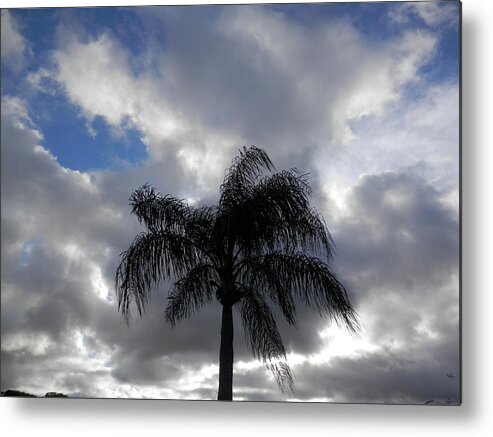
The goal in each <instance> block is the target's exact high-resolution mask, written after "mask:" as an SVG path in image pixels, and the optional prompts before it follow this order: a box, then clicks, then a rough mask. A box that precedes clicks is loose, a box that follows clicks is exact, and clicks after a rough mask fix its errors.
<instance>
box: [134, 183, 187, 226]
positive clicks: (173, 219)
mask: <svg viewBox="0 0 493 437" xmlns="http://www.w3.org/2000/svg"><path fill="white" fill-rule="evenodd" d="M130 206H131V207H132V213H133V214H135V215H136V216H137V218H138V219H139V222H140V223H144V225H145V226H146V227H147V229H149V230H150V231H159V230H163V229H165V230H168V231H174V232H177V233H182V232H183V231H184V229H185V226H186V225H187V224H188V223H189V219H190V215H191V209H190V208H189V206H188V205H187V203H186V202H185V201H184V200H179V199H177V198H175V197H172V196H169V195H166V196H164V197H163V196H162V195H161V193H158V192H156V190H155V189H154V188H153V187H151V186H150V185H148V184H146V185H143V186H142V187H141V188H139V189H137V190H135V191H134V192H133V193H132V196H131V197H130Z"/></svg>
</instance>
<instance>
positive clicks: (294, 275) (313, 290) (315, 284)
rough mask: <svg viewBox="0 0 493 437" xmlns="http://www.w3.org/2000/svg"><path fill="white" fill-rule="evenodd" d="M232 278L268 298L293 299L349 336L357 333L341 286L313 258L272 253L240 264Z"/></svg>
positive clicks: (320, 263) (318, 261)
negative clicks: (346, 329)
mask: <svg viewBox="0 0 493 437" xmlns="http://www.w3.org/2000/svg"><path fill="white" fill-rule="evenodd" d="M236 277H237V280H238V281H239V282H240V283H249V284H250V283H251V284H255V286H258V287H259V288H263V289H264V290H265V289H267V290H268V292H269V293H270V294H271V295H272V294H277V295H279V294H282V293H284V294H285V295H286V296H289V295H291V296H295V297H297V298H298V299H300V300H302V301H303V302H304V303H305V304H306V305H308V306H310V307H311V308H313V309H315V310H317V311H318V312H319V314H320V315H321V316H329V317H330V318H332V319H334V320H335V321H336V322H337V323H338V324H343V325H344V326H345V327H346V328H348V329H349V330H351V331H353V332H356V331H357V330H358V329H359V327H358V321H357V314H356V312H355V311H354V309H353V307H352V306H351V303H350V301H349V297H348V294H347V291H346V289H345V287H344V285H342V284H341V282H339V280H338V279H337V278H336V276H335V274H334V273H332V272H331V270H330V269H329V267H328V265H327V264H326V263H325V262H324V261H322V260H321V259H319V258H317V257H313V256H310V255H307V254H305V253H302V252H290V253H289V252H288V253H286V252H272V253H268V254H265V255H260V256H257V257H252V258H249V259H245V260H243V262H242V264H241V266H240V267H239V270H238V271H237V274H236ZM281 287H282V288H281ZM281 308H282V306H281ZM284 311H285V310H283V312H284ZM288 314H289V311H288Z"/></svg>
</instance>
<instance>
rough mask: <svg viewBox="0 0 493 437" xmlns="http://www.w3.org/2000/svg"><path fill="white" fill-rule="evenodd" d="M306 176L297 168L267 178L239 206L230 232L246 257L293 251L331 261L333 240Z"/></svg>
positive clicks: (236, 208) (235, 209) (234, 210)
mask: <svg viewBox="0 0 493 437" xmlns="http://www.w3.org/2000/svg"><path fill="white" fill-rule="evenodd" d="M310 193H311V190H310V187H309V185H308V181H307V179H306V175H305V174H302V173H300V172H299V171H298V170H297V169H291V170H289V171H282V172H280V173H276V174H274V175H272V176H270V177H267V178H264V179H262V180H260V181H259V183H258V184H257V185H256V186H255V187H253V188H252V189H251V190H250V193H249V195H248V196H245V198H244V199H243V202H242V203H240V204H238V205H237V206H235V208H234V209H233V211H232V213H230V214H232V219H231V223H232V224H231V225H230V228H231V229H230V232H232V233H233V234H234V235H235V239H236V242H237V245H238V246H239V250H240V251H242V252H243V253H244V254H248V253H257V254H259V253H261V252H263V251H265V250H266V249H267V250H269V251H273V250H280V249H286V248H288V247H289V248H290V249H291V250H293V249H298V250H301V251H310V252H312V253H317V254H320V255H321V256H322V257H323V258H325V259H326V260H327V261H328V260H329V259H330V257H331V254H332V246H333V241H332V237H331V236H330V233H329V231H328V229H327V226H326V225H325V222H324V221H323V219H322V217H321V216H320V214H319V213H318V212H317V211H316V210H315V209H314V208H311V207H310V204H309V196H310Z"/></svg>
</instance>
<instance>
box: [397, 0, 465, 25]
mask: <svg viewBox="0 0 493 437" xmlns="http://www.w3.org/2000/svg"><path fill="white" fill-rule="evenodd" d="M458 7H459V6H458V2H446V1H442V2H406V3H402V4H400V5H398V6H396V7H395V9H393V10H392V11H391V14H390V16H391V18H392V19H393V20H394V21H396V23H398V24H405V23H408V22H409V21H410V19H411V18H418V19H419V20H421V21H422V22H424V23H425V24H426V25H427V26H429V27H438V26H445V27H449V26H456V25H457V24H458Z"/></svg>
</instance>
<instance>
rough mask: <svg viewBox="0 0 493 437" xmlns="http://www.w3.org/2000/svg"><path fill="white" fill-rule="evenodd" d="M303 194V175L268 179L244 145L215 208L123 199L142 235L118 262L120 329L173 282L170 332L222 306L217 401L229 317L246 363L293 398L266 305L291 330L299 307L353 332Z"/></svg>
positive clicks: (138, 194)
mask: <svg viewBox="0 0 493 437" xmlns="http://www.w3.org/2000/svg"><path fill="white" fill-rule="evenodd" d="M265 173H268V174H267V175H265ZM310 193H311V190H310V187H309V184H308V181H307V177H306V175H304V174H302V173H300V172H299V171H298V170H297V169H291V170H288V171H286V170H283V171H281V172H275V168H274V166H273V164H272V162H271V160H270V158H269V157H268V155H267V154H266V153H265V152H264V151H263V150H262V149H259V148H257V147H254V146H252V147H250V148H248V149H247V148H245V147H244V148H243V150H242V151H241V150H240V154H239V156H237V157H236V158H235V159H234V160H233V163H232V165H231V167H230V168H229V170H227V173H226V176H225V179H224V182H223V184H222V185H221V188H220V199H219V202H218V204H217V205H216V206H212V207H207V206H200V207H194V206H189V205H188V204H187V203H186V202H185V201H183V200H179V199H176V198H174V197H171V196H169V195H166V196H162V195H161V194H160V193H157V192H156V191H155V190H154V188H152V187H150V186H149V185H144V186H143V187H141V188H140V189H138V190H136V191H135V192H134V193H133V194H132V196H131V198H130V205H131V206H132V213H134V214H135V215H136V216H137V218H138V220H139V221H140V222H141V223H143V224H144V225H145V228H146V230H145V231H144V232H142V233H140V234H139V235H137V237H136V238H135V240H134V241H133V243H132V245H131V246H130V247H129V249H128V250H127V251H125V252H123V253H122V254H121V261H120V265H119V266H118V269H117V272H116V290H117V297H118V309H119V311H121V312H122V313H123V315H124V316H125V317H126V319H127V322H128V321H129V319H130V305H131V303H132V302H134V303H135V306H136V307H137V311H138V313H139V315H140V316H142V314H143V312H144V309H145V306H146V304H147V303H148V301H149V296H150V291H151V290H152V289H153V288H154V287H157V286H158V285H159V283H160V281H161V280H163V279H173V280H174V283H173V285H172V286H171V289H170V291H169V294H168V306H167V307H166V310H165V314H164V315H165V318H166V320H167V321H168V322H170V323H171V325H172V327H174V326H175V325H176V323H177V322H178V321H180V320H182V319H186V318H188V317H190V316H191V315H192V314H193V313H194V312H195V311H197V310H199V309H200V308H201V307H202V306H203V305H205V304H208V303H210V302H212V301H213V300H214V298H216V299H217V301H218V302H219V303H220V304H221V306H222V325H221V346H220V352H219V391H218V399H219V400H232V395H233V309H235V310H237V311H239V313H240V315H241V320H242V322H243V328H244V331H245V335H246V337H247V339H248V340H249V344H250V347H251V350H252V352H253V355H254V356H255V357H257V358H259V359H260V360H262V362H263V363H264V365H265V366H266V367H267V368H268V369H269V370H270V371H271V372H272V373H273V375H274V377H275V379H276V381H277V383H278V385H279V388H280V389H281V390H282V391H285V390H292V389H293V378H292V375H291V371H290V368H289V366H288V364H287V363H286V350H285V347H284V345H283V342H282V339H281V336H280V334H279V331H278V328H277V324H276V318H275V315H274V312H273V310H272V309H271V306H270V305H271V304H273V305H275V306H278V307H279V308H280V313H281V314H282V315H283V316H284V318H285V319H286V321H287V322H288V323H289V324H290V325H293V326H296V324H297V319H296V305H295V304H296V301H299V300H301V301H303V302H304V303H305V304H306V305H308V306H310V307H312V308H314V309H316V310H318V312H319V313H320V315H322V316H328V317H330V318H332V319H334V320H335V321H336V322H337V323H340V324H342V325H344V326H346V327H347V328H348V329H350V330H352V331H354V330H356V329H357V320H356V314H355V312H354V310H353V308H352V306H351V303H350V301H349V298H348V295H347V293H346V290H345V288H344V286H343V285H342V284H341V283H340V282H339V281H338V280H337V278H336V276H335V275H334V273H333V272H332V271H331V269H330V268H329V265H328V262H329V260H330V258H331V255H332V251H333V249H332V247H333V242H332V239H331V237H330V234H329V232H328V230H327V227H326V225H325V223H324V221H323V219H322V217H321V216H320V215H319V213H318V212H317V211H316V210H315V209H313V208H311V207H310V205H309V201H308V197H309V195H310Z"/></svg>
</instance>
